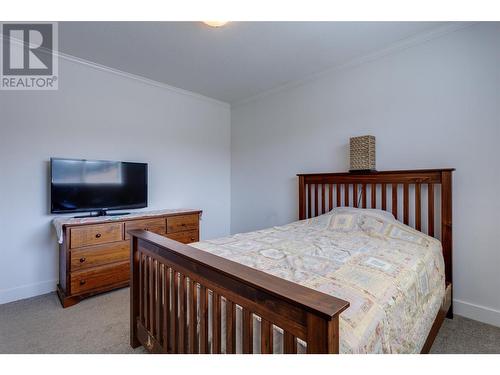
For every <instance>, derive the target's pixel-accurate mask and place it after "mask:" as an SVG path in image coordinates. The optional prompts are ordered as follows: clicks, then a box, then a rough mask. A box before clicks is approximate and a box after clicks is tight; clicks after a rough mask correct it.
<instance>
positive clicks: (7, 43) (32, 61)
mask: <svg viewBox="0 0 500 375" xmlns="http://www.w3.org/2000/svg"><path fill="white" fill-rule="evenodd" d="M2 26H3V28H2V40H3V43H2V48H3V53H2V56H3V61H2V63H3V64H2V67H3V69H2V70H3V72H2V73H3V74H4V75H16V76H26V75H52V67H53V64H52V62H53V56H52V49H53V40H52V35H53V31H52V24H15V23H13V24H3V25H2Z"/></svg>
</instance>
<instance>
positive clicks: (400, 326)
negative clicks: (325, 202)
mask: <svg viewBox="0 0 500 375" xmlns="http://www.w3.org/2000/svg"><path fill="white" fill-rule="evenodd" d="M192 246H193V247H196V248H198V249H201V250H204V251H208V252H210V253H213V254H215V255H218V256H221V257H224V258H226V259H230V260H232V261H235V262H238V263H241V264H244V265H246V266H249V267H252V268H255V269H258V270H261V271H264V272H267V273H269V274H272V275H275V276H277V277H280V278H283V279H286V280H289V281H292V282H295V283H298V284H301V285H303V286H306V287H309V288H312V289H315V290H318V291H320V292H323V293H326V294H330V295H332V296H335V297H338V298H341V299H344V300H346V301H349V302H350V307H349V308H348V309H347V310H345V311H344V312H343V313H342V314H341V315H340V323H339V324H340V352H341V353H419V352H420V350H421V349H422V347H423V345H424V342H425V340H426V338H427V335H428V333H429V331H430V328H431V326H432V323H433V321H434V319H435V317H436V314H437V312H438V310H439V308H440V306H441V302H442V300H443V297H444V294H445V277H444V261H443V256H442V248H441V243H440V242H439V241H438V240H436V239H434V238H432V237H429V236H427V235H425V234H423V233H421V232H418V231H416V230H414V229H412V228H411V227H409V226H407V225H404V224H403V223H401V222H399V221H397V220H395V219H394V217H393V216H392V215H391V214H390V213H388V212H385V211H380V210H369V209H354V208H336V209H334V210H332V211H331V212H329V213H327V214H324V215H321V216H318V217H315V218H313V219H307V220H302V221H298V222H294V223H291V224H288V225H284V226H279V227H273V228H269V229H264V230H259V231H255V232H250V233H242V234H236V235H233V236H229V237H224V238H219V239H215V240H208V241H203V242H198V243H195V244H192Z"/></svg>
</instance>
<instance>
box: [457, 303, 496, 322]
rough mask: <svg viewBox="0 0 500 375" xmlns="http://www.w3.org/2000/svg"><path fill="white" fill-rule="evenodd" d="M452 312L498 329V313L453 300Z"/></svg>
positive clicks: (484, 307)
mask: <svg viewBox="0 0 500 375" xmlns="http://www.w3.org/2000/svg"><path fill="white" fill-rule="evenodd" d="M453 312H454V313H455V314H457V315H461V316H465V317H466V318H469V319H473V320H477V321H479V322H483V323H487V324H491V325H494V326H497V327H500V311H499V310H495V309H492V308H489V307H486V306H481V305H475V304H473V303H470V302H465V301H461V300H459V299H454V300H453Z"/></svg>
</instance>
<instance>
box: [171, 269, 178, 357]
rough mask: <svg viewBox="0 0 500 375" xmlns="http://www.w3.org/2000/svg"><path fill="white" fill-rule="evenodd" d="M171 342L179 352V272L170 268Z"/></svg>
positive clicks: (175, 351)
mask: <svg viewBox="0 0 500 375" xmlns="http://www.w3.org/2000/svg"><path fill="white" fill-rule="evenodd" d="M172 277H173V279H174V280H173V283H172V284H173V286H172V342H173V351H174V353H179V346H178V343H179V341H178V340H177V337H178V336H179V274H178V273H177V272H175V271H174V270H172Z"/></svg>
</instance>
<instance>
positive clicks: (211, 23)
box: [203, 21, 228, 27]
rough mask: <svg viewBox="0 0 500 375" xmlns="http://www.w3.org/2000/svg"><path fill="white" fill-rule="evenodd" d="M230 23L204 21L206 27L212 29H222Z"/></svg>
mask: <svg viewBox="0 0 500 375" xmlns="http://www.w3.org/2000/svg"><path fill="white" fill-rule="evenodd" d="M227 22H228V21H203V23H204V24H205V25H208V26H210V27H221V26H224V25H225V24H226V23H227Z"/></svg>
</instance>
